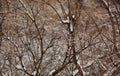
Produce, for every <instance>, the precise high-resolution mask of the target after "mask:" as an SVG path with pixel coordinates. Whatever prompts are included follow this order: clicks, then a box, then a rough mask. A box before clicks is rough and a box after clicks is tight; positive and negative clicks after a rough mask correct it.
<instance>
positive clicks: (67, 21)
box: [62, 19, 70, 23]
mask: <svg viewBox="0 0 120 76" xmlns="http://www.w3.org/2000/svg"><path fill="white" fill-rule="evenodd" d="M62 21H63V23H70V20H68V19H67V20H62Z"/></svg>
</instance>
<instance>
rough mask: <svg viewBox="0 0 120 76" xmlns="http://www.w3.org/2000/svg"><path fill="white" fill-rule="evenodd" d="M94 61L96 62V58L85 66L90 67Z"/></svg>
mask: <svg viewBox="0 0 120 76" xmlns="http://www.w3.org/2000/svg"><path fill="white" fill-rule="evenodd" d="M93 63H94V60H92V61H89V62H88V63H87V64H86V65H85V67H88V66H90V65H92V64H93Z"/></svg>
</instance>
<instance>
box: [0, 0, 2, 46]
mask: <svg viewBox="0 0 120 76" xmlns="http://www.w3.org/2000/svg"><path fill="white" fill-rule="evenodd" d="M1 11H2V1H1V0H0V48H1V42H2V21H3V20H2V14H1Z"/></svg>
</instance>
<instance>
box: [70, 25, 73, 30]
mask: <svg viewBox="0 0 120 76" xmlns="http://www.w3.org/2000/svg"><path fill="white" fill-rule="evenodd" d="M70 31H71V32H73V25H72V24H71V25H70Z"/></svg>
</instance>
